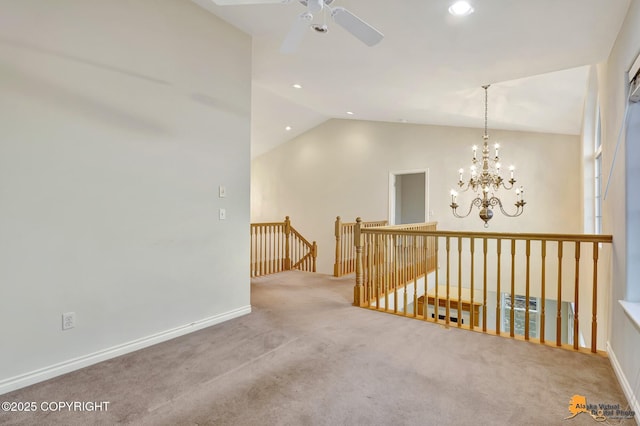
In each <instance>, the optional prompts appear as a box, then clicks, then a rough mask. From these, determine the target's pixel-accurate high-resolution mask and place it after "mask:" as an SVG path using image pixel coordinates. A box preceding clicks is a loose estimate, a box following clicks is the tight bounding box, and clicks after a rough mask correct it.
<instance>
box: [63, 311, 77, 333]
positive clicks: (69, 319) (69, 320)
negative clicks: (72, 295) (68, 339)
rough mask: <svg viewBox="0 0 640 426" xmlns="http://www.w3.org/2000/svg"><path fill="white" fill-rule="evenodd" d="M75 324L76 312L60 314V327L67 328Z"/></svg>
mask: <svg viewBox="0 0 640 426" xmlns="http://www.w3.org/2000/svg"><path fill="white" fill-rule="evenodd" d="M75 326H76V313H75V312H65V313H64V314H62V329H63V330H69V329H70V328H73V327H75Z"/></svg>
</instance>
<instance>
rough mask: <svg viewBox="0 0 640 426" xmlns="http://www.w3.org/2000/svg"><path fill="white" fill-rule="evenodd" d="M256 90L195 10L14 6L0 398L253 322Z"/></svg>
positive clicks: (215, 29)
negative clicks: (67, 322)
mask: <svg viewBox="0 0 640 426" xmlns="http://www.w3.org/2000/svg"><path fill="white" fill-rule="evenodd" d="M250 78H251V40H250V38H249V37H248V36H247V35H244V34H242V33H240V32H239V31H238V30H236V29H234V28H232V27H231V26H229V25H227V24H225V23H223V22H222V21H220V20H218V19H217V18H215V17H214V16H213V15H211V14H210V13H208V12H206V11H204V10H203V9H201V8H200V7H198V6H197V5H195V4H194V3H192V2H189V1H182V0H136V1H122V0H119V1H116V0H112V1H87V0H56V1H54V2H52V1H47V0H21V1H12V2H3V4H2V13H0V90H1V91H2V96H0V120H1V123H0V124H1V125H0V129H1V130H0V134H1V135H2V136H1V138H0V262H1V266H0V287H1V290H0V294H1V296H0V324H2V328H1V330H2V331H1V333H2V336H1V338H0V340H1V341H2V350H1V351H0V393H2V392H6V391H8V390H12V389H14V388H17V387H20V386H24V385H26V384H29V383H32V382H35V381H38V380H42V379H44V378H47V377H50V376H52V375H55V374H59V373H62V372H65V371H69V370H71V369H74V368H78V367H81V366H83V365H86V364H90V363H92V362H96V361H98V360H100V359H105V358H107V357H110V356H114V355H117V354H119V353H123V352H126V351H129V350H132V349H135V348H137V347H141V346H144V345H148V344H150V343H154V342H157V341H159V340H163V339H166V338H170V337H172V336H175V335H179V334H181V333H185V332H188V331H192V330H195V329H197V328H198V327H202V326H206V325H209V324H213V323H216V322H219V321H222V320H225V319H228V318H232V317H234V316H237V315H240V314H243V313H248V312H249V311H250V305H249V303H250V301H249V274H248V268H247V265H248V263H247V262H248V259H249V241H248V233H247V231H248V223H249V171H250V170H249V158H250V154H249V138H250V134H249V133H250V130H249V129H250V98H251V81H250ZM218 185H225V186H226V188H227V194H228V195H227V198H225V199H219V198H217V193H218V190H217V188H218ZM219 207H225V208H226V209H227V220H226V221H224V222H223V221H218V220H217V211H218V208H219ZM71 311H72V312H75V313H76V316H77V325H76V327H75V328H74V329H71V330H67V331H62V330H61V314H62V313H63V312H71ZM132 342H133V343H132Z"/></svg>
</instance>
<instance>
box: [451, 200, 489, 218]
mask: <svg viewBox="0 0 640 426" xmlns="http://www.w3.org/2000/svg"><path fill="white" fill-rule="evenodd" d="M481 204H482V200H481V199H480V198H474V199H473V201H471V204H470V205H469V211H468V212H467V214H465V215H459V214H458V207H459V206H458V204H456V203H451V204H450V205H449V207H451V209H452V210H453V215H454V216H455V217H457V218H459V219H462V218H465V217H467V216H469V215H470V214H471V210H472V209H473V206H476V207H478V206H480V205H481Z"/></svg>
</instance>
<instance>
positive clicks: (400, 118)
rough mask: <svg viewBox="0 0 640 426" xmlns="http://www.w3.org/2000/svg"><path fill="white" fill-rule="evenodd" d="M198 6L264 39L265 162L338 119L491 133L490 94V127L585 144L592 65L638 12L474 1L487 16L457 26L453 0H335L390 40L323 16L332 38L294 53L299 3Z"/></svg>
mask: <svg viewBox="0 0 640 426" xmlns="http://www.w3.org/2000/svg"><path fill="white" fill-rule="evenodd" d="M193 1H194V2H195V3H197V4H199V5H201V6H202V7H204V8H206V9H207V10H209V11H211V12H212V13H214V14H215V15H217V16H218V17H220V18H222V19H224V20H225V21H227V22H229V23H231V24H232V25H234V26H236V27H238V28H239V29H241V30H242V31H245V32H247V33H249V34H251V35H252V38H253V95H252V96H253V99H252V102H253V107H252V136H251V138H252V141H251V143H252V156H254V157H255V156H257V155H260V154H262V153H264V152H266V151H268V150H269V149H271V148H273V147H274V146H276V145H278V144H280V143H283V142H285V141H287V140H290V139H292V138H293V137H295V136H297V135H299V134H301V133H303V132H305V131H307V130H309V129H310V128H312V127H314V126H316V125H318V124H319V123H322V122H323V121H325V120H327V119H329V118H344V119H359V120H374V121H388V122H408V123H418V124H436V125H446V126H463V127H482V126H483V124H484V95H483V90H482V88H481V86H482V85H484V84H491V85H492V86H491V88H490V89H489V127H490V128H500V129H510V130H529V131H539V132H551V133H566V134H579V133H580V127H581V117H582V108H583V104H584V98H585V91H586V84H587V77H588V72H589V65H592V64H596V63H599V62H602V61H604V60H606V59H607V57H608V55H609V52H610V50H611V47H612V46H613V43H614V42H615V38H616V35H617V34H618V31H619V29H620V27H621V25H622V22H623V20H624V17H625V14H626V11H627V9H628V7H629V3H630V0H535V1H525V0H508V1H505V0H470V1H469V2H470V3H471V4H472V5H473V7H474V8H475V12H474V13H472V14H471V15H468V16H464V17H454V16H452V15H450V14H449V13H448V8H449V6H450V5H451V4H452V3H453V0H399V1H385V0H334V2H333V3H332V4H331V7H336V6H341V7H344V8H346V9H348V10H349V11H351V12H352V13H354V14H356V15H357V16H359V17H360V18H362V19H363V20H365V21H367V22H368V23H369V24H371V25H373V26H374V27H376V28H377V29H378V30H380V31H381V32H382V33H384V36H385V37H384V40H382V42H381V43H379V44H377V45H375V46H373V47H368V46H366V45H365V44H363V43H362V42H360V41H359V40H358V39H356V38H354V37H353V36H352V35H351V34H349V33H348V32H347V31H345V30H344V29H343V28H342V27H340V26H338V25H336V23H335V22H333V21H332V19H331V17H329V16H323V13H316V14H315V15H316V16H315V17H314V22H316V23H319V24H322V23H323V22H325V21H326V24H327V26H328V28H329V31H328V32H327V33H324V34H322V33H318V32H315V31H313V30H311V29H310V30H309V31H308V34H306V35H305V38H304V40H303V41H302V44H301V47H300V48H299V49H298V51H297V52H296V53H294V54H283V53H281V52H280V44H281V43H282V41H283V40H284V38H285V37H286V35H287V33H288V32H289V29H290V27H291V25H292V23H293V22H294V21H295V19H296V18H297V16H298V15H299V14H300V13H302V12H304V10H305V7H304V6H303V5H302V4H300V2H299V1H297V0H292V1H290V2H288V3H286V4H265V5H241V6H218V5H216V4H215V3H214V2H213V1H212V0H193ZM221 60H224V58H221ZM293 84H299V85H301V86H302V88H301V89H296V88H293V87H292V85H293ZM347 111H350V112H352V113H353V114H352V115H348V114H347ZM286 126H290V127H291V130H285V128H286Z"/></svg>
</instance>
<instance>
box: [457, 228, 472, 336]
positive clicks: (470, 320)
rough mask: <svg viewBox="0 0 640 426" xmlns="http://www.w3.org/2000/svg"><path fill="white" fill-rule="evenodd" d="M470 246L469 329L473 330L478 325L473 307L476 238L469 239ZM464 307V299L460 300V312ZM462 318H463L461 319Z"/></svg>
mask: <svg viewBox="0 0 640 426" xmlns="http://www.w3.org/2000/svg"><path fill="white" fill-rule="evenodd" d="M469 244H470V247H469V249H470V251H471V290H470V293H471V305H470V306H469V322H470V323H471V324H469V327H471V330H473V328H474V326H475V324H476V318H475V316H476V315H475V307H474V306H473V297H474V294H475V275H476V274H475V267H474V265H475V261H476V256H475V251H476V250H475V247H476V239H475V238H473V237H472V238H469ZM461 305H462V298H459V299H458V310H460V306H461ZM460 318H461V317H460ZM461 322H462V321H460V319H458V323H461Z"/></svg>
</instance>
